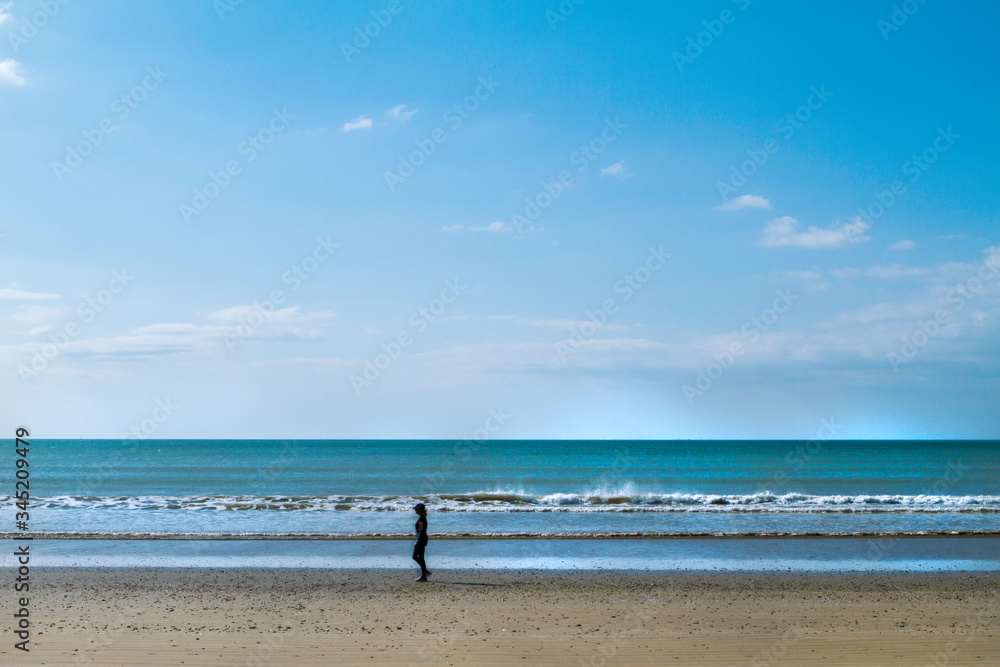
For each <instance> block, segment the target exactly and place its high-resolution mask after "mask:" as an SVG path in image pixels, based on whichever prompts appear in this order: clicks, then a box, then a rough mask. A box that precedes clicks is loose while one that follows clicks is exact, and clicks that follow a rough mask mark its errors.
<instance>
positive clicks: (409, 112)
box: [385, 104, 420, 123]
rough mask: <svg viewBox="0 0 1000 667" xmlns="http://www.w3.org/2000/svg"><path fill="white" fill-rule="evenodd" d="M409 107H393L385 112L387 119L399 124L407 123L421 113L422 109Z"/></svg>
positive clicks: (402, 105)
mask: <svg viewBox="0 0 1000 667" xmlns="http://www.w3.org/2000/svg"><path fill="white" fill-rule="evenodd" d="M407 106H408V105H406V104H400V105H399V106H398V107H393V108H391V109H389V110H388V111H386V112H385V117H386V118H388V119H389V120H393V121H396V122H397V123H405V122H407V121H408V120H410V119H411V118H413V117H414V116H415V115H416V114H417V112H418V111H420V109H407V108H406V107H407Z"/></svg>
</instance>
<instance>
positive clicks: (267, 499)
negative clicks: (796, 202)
mask: <svg viewBox="0 0 1000 667" xmlns="http://www.w3.org/2000/svg"><path fill="white" fill-rule="evenodd" d="M13 501H14V499H13V498H12V497H11V496H6V497H2V496H0V504H2V505H3V506H8V503H10V506H13ZM417 502H423V503H425V504H426V505H427V507H428V509H430V510H432V511H438V512H759V513H835V514H849V513H878V512H894V513H907V512H960V513H973V512H988V513H997V512H1000V496H993V495H976V496H947V495H922V494H921V495H901V494H830V495H816V494H806V493H785V494H775V493H772V492H770V491H761V492H758V493H750V494H732V495H724V494H702V493H635V492H632V491H630V490H626V491H622V490H614V491H594V492H588V493H549V494H534V493H528V492H525V491H513V490H500V489H498V490H492V491H476V492H471V493H454V494H438V495H428V496H420V495H382V496H363V495H330V496H308V495H301V496H292V495H288V496H285V495H262V496H256V495H200V496H53V497H47V498H35V499H33V501H32V505H33V506H34V507H36V508H38V507H42V508H46V509H77V510H108V509H112V510H115V509H122V510H180V511H208V512H217V511H267V510H275V511H309V512H315V511H320V512H324V511H353V512H380V511H385V512H394V511H405V512H410V511H412V507H413V505H414V504H415V503H417Z"/></svg>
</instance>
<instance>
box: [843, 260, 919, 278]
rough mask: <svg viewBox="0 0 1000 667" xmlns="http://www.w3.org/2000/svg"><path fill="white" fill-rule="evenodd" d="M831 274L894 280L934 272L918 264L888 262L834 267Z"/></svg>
mask: <svg viewBox="0 0 1000 667" xmlns="http://www.w3.org/2000/svg"><path fill="white" fill-rule="evenodd" d="M830 273H831V274H833V275H834V276H836V277H838V278H879V279H882V280H895V279H899V278H922V277H924V276H929V275H932V274H933V273H934V271H933V270H931V269H927V268H923V267H919V266H912V267H911V266H901V265H899V264H889V265H884V266H870V267H868V268H867V269H851V268H847V269H834V270H832V271H830Z"/></svg>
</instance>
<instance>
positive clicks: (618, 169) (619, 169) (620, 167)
mask: <svg viewBox="0 0 1000 667" xmlns="http://www.w3.org/2000/svg"><path fill="white" fill-rule="evenodd" d="M601 173H602V174H604V175H605V176H617V177H618V178H621V179H626V178H632V174H630V173H628V169H626V168H625V160H619V161H618V162H615V163H614V164H611V165H608V166H607V167H605V168H604V169H601Z"/></svg>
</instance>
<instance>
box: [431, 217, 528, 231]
mask: <svg viewBox="0 0 1000 667" xmlns="http://www.w3.org/2000/svg"><path fill="white" fill-rule="evenodd" d="M463 229H467V230H468V231H470V232H493V233H495V234H499V233H504V234H506V233H508V232H510V231H513V229H514V228H513V227H511V226H510V225H509V224H507V223H506V222H503V221H502V220H497V221H496V222H491V223H490V224H488V225H469V226H468V227H463V226H462V225H447V226H445V227H442V228H441V229H440V231H442V232H459V231H462V230H463Z"/></svg>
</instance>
